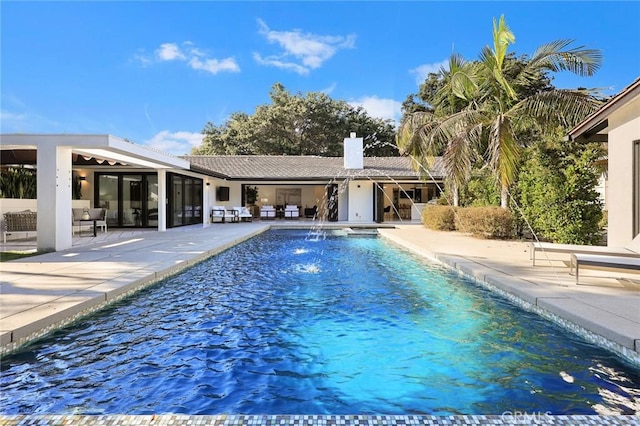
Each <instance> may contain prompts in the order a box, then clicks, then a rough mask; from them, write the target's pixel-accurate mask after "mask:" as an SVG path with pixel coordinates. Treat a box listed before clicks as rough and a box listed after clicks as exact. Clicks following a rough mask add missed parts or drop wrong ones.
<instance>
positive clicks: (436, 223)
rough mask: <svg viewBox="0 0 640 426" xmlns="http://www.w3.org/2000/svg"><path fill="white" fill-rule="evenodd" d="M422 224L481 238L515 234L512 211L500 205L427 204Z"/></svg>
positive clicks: (504, 236)
mask: <svg viewBox="0 0 640 426" xmlns="http://www.w3.org/2000/svg"><path fill="white" fill-rule="evenodd" d="M422 224H423V225H424V226H425V227H427V228H429V229H433V230H436V231H454V230H458V231H461V232H469V233H471V234H473V235H474V236H475V237H480V238H512V237H513V236H514V235H515V226H514V219H513V215H512V213H511V211H509V210H506V209H502V208H500V207H456V208H453V207H451V206H437V205H436V206H426V207H425V208H424V209H423V210H422Z"/></svg>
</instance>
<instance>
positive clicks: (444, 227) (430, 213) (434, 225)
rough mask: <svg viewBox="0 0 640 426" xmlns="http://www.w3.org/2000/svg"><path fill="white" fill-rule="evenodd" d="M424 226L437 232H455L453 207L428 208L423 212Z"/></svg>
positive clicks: (435, 206) (436, 206)
mask: <svg viewBox="0 0 640 426" xmlns="http://www.w3.org/2000/svg"><path fill="white" fill-rule="evenodd" d="M422 224H423V225H424V226H425V227H427V228H429V229H433V230H436V231H453V230H454V229H455V211H454V210H453V207H451V206H438V205H434V206H426V207H425V208H424V209H423V210H422Z"/></svg>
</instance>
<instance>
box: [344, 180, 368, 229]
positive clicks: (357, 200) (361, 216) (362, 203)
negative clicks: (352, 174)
mask: <svg viewBox="0 0 640 426" xmlns="http://www.w3.org/2000/svg"><path fill="white" fill-rule="evenodd" d="M348 193H349V200H348V203H349V212H348V213H349V216H348V220H349V222H373V182H371V181H350V182H349V190H348Z"/></svg>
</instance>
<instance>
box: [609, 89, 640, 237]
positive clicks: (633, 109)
mask: <svg viewBox="0 0 640 426" xmlns="http://www.w3.org/2000/svg"><path fill="white" fill-rule="evenodd" d="M636 140H640V97H636V99H635V100H633V101H632V102H630V103H629V104H627V105H625V106H624V107H623V108H620V110H618V111H616V112H615V113H613V114H612V115H611V116H610V117H609V142H608V150H609V182H608V191H609V192H608V194H607V204H608V207H609V210H608V212H609V232H608V238H607V242H608V245H610V246H624V245H626V244H628V243H629V242H630V241H631V240H632V239H633V237H634V235H633V195H634V194H633V142H634V141H636ZM636 196H639V194H636Z"/></svg>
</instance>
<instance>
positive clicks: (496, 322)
mask: <svg viewBox="0 0 640 426" xmlns="http://www.w3.org/2000/svg"><path fill="white" fill-rule="evenodd" d="M1 370H2V374H1V376H0V410H1V412H2V413H3V414H27V413H29V414H54V413H55V414H59V413H85V414H86V413H89V414H103V413H120V414H122V413H126V414H149V413H186V414H217V413H243V414H375V413H385V414H501V413H503V412H516V411H517V412H528V413H533V412H543V413H547V412H549V413H553V414H631V413H637V412H639V411H640V407H639V404H640V372H639V371H638V370H637V369H635V368H633V366H631V365H629V364H627V363H625V362H624V361H623V360H620V359H619V358H617V357H616V356H614V355H613V354H611V353H609V352H606V351H604V350H603V349H601V348H598V347H597V346H595V345H592V344H589V343H587V342H585V341H583V340H582V339H580V338H579V337H577V336H575V335H572V334H570V333H568V332H567V331H565V330H564V329H562V328H560V327H558V326H556V325H554V324H552V323H550V322H548V321H546V320H544V319H542V318H541V317H539V316H537V315H535V314H533V313H529V312H526V311H523V310H521V309H519V308H517V307H514V306H513V305H511V304H510V303H509V302H507V301H505V300H504V299H502V298H500V297H499V296H496V295H494V294H492V293H491V292H489V291H487V290H485V289H483V288H481V287H479V286H477V285H475V284H474V283H473V282H472V281H470V280H469V281H467V280H465V279H461V278H460V277H459V276H458V275H457V274H455V273H451V272H450V271H448V270H446V269H444V268H442V267H439V266H433V265H430V264H427V263H425V262H424V260H423V259H421V258H418V257H415V256H413V255H411V254H409V253H407V252H405V251H403V250H401V249H399V248H397V247H396V246H395V245H393V244H391V243H389V242H387V241H385V240H383V239H379V238H366V237H365V238H349V237H344V236H336V235H327V236H326V238H317V236H316V235H312V234H310V233H309V232H308V231H305V230H297V231H293V230H278V231H269V232H267V233H265V234H262V235H260V236H258V237H255V238H253V239H251V240H248V241H246V242H244V243H242V244H240V245H238V246H235V247H233V248H231V249H229V250H227V251H225V252H223V253H220V254H218V255H216V256H214V257H212V258H211V259H209V260H207V261H205V262H202V263H200V264H198V265H196V266H194V267H193V268H191V269H189V270H188V271H185V272H183V273H181V274H179V275H176V276H174V277H171V278H170V279H167V280H165V281H163V282H161V283H159V284H158V285H156V286H154V287H152V288H149V289H146V290H143V291H141V292H139V293H137V294H136V295H135V296H133V297H131V298H128V299H127V300H124V301H121V302H119V303H117V304H115V305H113V306H111V307H109V308H107V309H105V310H103V311H101V312H100V313H98V314H96V315H93V316H91V317H88V318H87V319H85V320H83V321H82V322H79V323H77V324H75V325H74V326H73V327H68V328H66V329H64V330H61V331H59V332H56V333H55V334H53V335H51V336H50V337H49V338H47V339H45V340H42V341H40V342H37V343H34V344H32V345H31V346H29V347H27V348H25V349H24V350H23V351H21V352H19V353H16V354H14V355H12V356H9V357H6V358H5V359H3V360H2V364H1Z"/></svg>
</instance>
